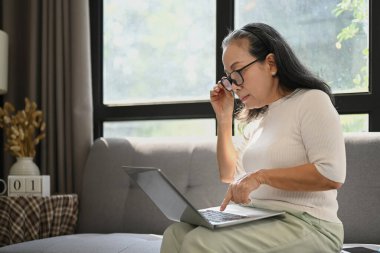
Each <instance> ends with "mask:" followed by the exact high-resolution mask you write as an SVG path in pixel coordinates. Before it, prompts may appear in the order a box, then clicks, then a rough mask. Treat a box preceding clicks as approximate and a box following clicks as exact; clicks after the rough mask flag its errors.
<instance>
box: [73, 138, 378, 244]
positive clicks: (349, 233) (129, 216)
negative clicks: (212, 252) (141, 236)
mask: <svg viewBox="0 0 380 253" xmlns="http://www.w3.org/2000/svg"><path fill="white" fill-rule="evenodd" d="M345 142H346V153H347V178H346V183H345V184H344V185H343V187H342V188H341V189H339V193H338V201H339V212H338V215H339V217H340V218H341V220H342V221H343V224H344V226H345V242H346V243H356V242H361V243H379V242H380V219H379V218H378V213H380V133H363V134H349V135H346V136H345ZM122 165H133V166H144V167H157V168H160V169H162V170H163V171H164V173H165V174H166V175H167V176H168V178H169V179H170V180H171V181H172V182H173V183H174V184H175V185H176V186H177V188H178V189H179V190H180V191H181V192H182V193H184V194H185V195H186V196H187V197H188V198H189V200H190V201H191V203H193V204H194V205H195V206H196V208H205V207H209V206H215V205H219V204H220V203H221V201H222V199H223V197H224V193H225V191H226V189H227V185H225V184H223V183H221V182H220V181H219V174H218V166H217V161H216V138H199V139H198V138H197V139H194V138H193V139H191V138H128V139H125V138H108V139H105V138H101V139H98V140H96V141H95V143H94V144H93V147H92V148H91V151H90V154H89V156H88V159H87V163H86V166H85V169H84V175H83V185H82V191H81V193H80V200H79V202H80V209H79V223H78V231H77V232H79V233H84V232H87V233H117V232H131V233H156V234H162V233H163V231H164V229H165V228H166V227H167V226H168V225H169V224H171V223H172V222H171V221H169V220H167V219H166V217H165V216H163V214H162V213H161V212H160V211H159V210H158V209H157V208H156V207H155V206H154V204H153V203H152V202H151V201H150V200H149V198H148V197H147V196H146V195H145V194H144V193H143V192H142V191H141V190H140V189H139V188H138V187H137V186H136V185H134V183H131V182H130V181H129V178H128V176H127V174H126V173H125V172H124V171H123V170H122V169H121V166H122Z"/></svg>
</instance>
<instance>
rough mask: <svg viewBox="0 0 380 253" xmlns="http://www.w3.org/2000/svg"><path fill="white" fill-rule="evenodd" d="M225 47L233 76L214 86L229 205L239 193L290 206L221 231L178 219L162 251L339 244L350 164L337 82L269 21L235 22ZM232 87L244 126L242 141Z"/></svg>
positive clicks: (331, 248) (259, 203)
mask: <svg viewBox="0 0 380 253" xmlns="http://www.w3.org/2000/svg"><path fill="white" fill-rule="evenodd" d="M222 47H223V64H224V68H225V71H226V76H225V77H223V78H222V79H221V80H220V81H219V82H218V83H217V85H216V86H215V87H214V88H213V90H212V91H210V100H211V104H212V107H213V109H214V111H215V114H216V118H217V122H218V125H217V128H218V139H217V158H218V164H219V171H220V178H221V180H222V181H223V182H225V183H229V184H230V186H229V188H228V191H227V193H226V195H225V198H224V200H223V202H222V204H221V210H224V209H225V208H226V206H227V205H228V203H229V202H230V201H233V202H235V203H241V204H248V205H252V206H255V207H262V208H267V209H273V210H284V211H285V212H286V214H285V217H283V218H269V219H266V220H263V221H257V222H251V223H248V224H243V225H238V226H233V227H230V228H227V229H220V230H215V231H211V230H208V229H206V228H203V227H195V226H192V225H189V224H185V223H178V224H174V225H172V226H170V227H169V228H168V229H167V230H166V231H165V233H164V238H163V243H162V247H161V252H218V253H221V252H239V253H241V252H292V253H294V252H303V253H305V252H324V253H325V252H339V251H340V249H341V247H342V244H343V225H342V224H341V222H340V220H339V218H338V217H337V210H338V203H337V200H336V196H337V189H338V188H339V187H341V185H342V184H343V182H344V180H345V170H346V164H345V148H344V139H343V134H342V130H341V126H340V121H339V115H338V113H337V111H336V110H335V108H334V106H333V101H332V95H331V93H330V89H329V87H328V86H327V85H326V84H325V83H324V82H323V81H321V80H319V79H318V78H317V77H315V76H313V75H312V74H311V73H310V72H309V71H308V70H307V69H306V68H305V67H304V66H303V65H302V64H301V63H300V61H299V60H298V59H297V57H296V56H295V55H294V53H293V52H292V50H291V48H290V47H289V45H288V44H287V43H286V41H285V40H284V39H283V38H282V37H281V35H280V34H279V33H278V32H277V31H275V30H274V29H273V28H272V27H270V26H268V25H265V24H261V23H252V24H248V25H246V26H244V27H242V28H241V29H238V30H235V31H233V32H232V33H230V34H229V35H228V36H227V37H226V38H225V39H224V41H223V44H222ZM234 95H236V96H238V97H239V99H240V101H241V103H242V108H241V110H240V112H239V114H238V118H239V119H240V120H241V121H242V122H243V126H244V128H243V129H244V141H243V143H242V144H241V145H239V146H237V148H235V145H234V143H233V140H232V120H233V117H232V116H233V107H234Z"/></svg>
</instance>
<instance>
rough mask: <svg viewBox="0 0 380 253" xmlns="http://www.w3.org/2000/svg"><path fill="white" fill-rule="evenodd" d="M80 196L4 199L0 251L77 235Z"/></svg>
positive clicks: (0, 204) (1, 201)
mask: <svg viewBox="0 0 380 253" xmlns="http://www.w3.org/2000/svg"><path fill="white" fill-rule="evenodd" d="M77 219H78V196H77V195H75V194H68V195H53V196H50V197H35V196H19V197H4V196H1V197H0V247H1V246H5V245H9V244H14V243H19V242H24V241H29V240H35V239H42V238H47V237H52V236H59V235H67V234H72V233H74V229H75V225H76V222H77Z"/></svg>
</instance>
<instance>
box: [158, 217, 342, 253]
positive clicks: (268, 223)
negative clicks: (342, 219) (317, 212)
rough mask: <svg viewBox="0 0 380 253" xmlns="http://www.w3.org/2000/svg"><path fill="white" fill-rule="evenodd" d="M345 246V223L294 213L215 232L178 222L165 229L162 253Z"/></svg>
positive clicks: (324, 251)
mask: <svg viewBox="0 0 380 253" xmlns="http://www.w3.org/2000/svg"><path fill="white" fill-rule="evenodd" d="M342 244H343V225H342V224H339V223H332V222H327V221H323V220H319V219H317V218H314V217H313V216H311V215H309V214H307V213H297V212H293V213H286V214H285V215H284V216H282V217H274V218H268V219H264V220H260V221H254V222H249V223H246V224H241V225H236V226H232V227H228V228H221V229H216V230H210V229H207V228H204V227H198V226H193V225H189V224H187V223H183V222H180V223H175V224H173V225H171V226H169V227H168V228H167V229H166V230H165V233H164V237H163V241H162V246H161V253H174V252H181V253H207V252H215V253H245V252H247V253H248V252H249V253H274V252H281V253H288V252H289V253H309V252H310V253H329V252H334V253H336V252H340V250H341V248H342Z"/></svg>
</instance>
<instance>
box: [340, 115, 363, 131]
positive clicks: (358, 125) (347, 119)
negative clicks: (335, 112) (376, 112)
mask: <svg viewBox="0 0 380 253" xmlns="http://www.w3.org/2000/svg"><path fill="white" fill-rule="evenodd" d="M368 116H369V115H368V114H344V115H340V122H341V123H342V128H343V131H344V132H345V133H352V132H368V131H369V117H368Z"/></svg>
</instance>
